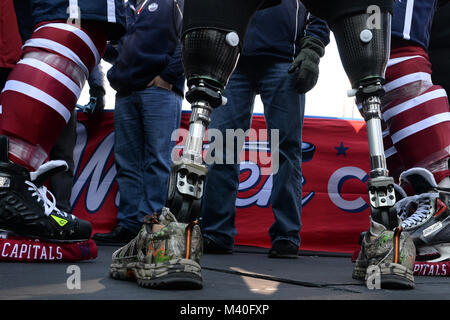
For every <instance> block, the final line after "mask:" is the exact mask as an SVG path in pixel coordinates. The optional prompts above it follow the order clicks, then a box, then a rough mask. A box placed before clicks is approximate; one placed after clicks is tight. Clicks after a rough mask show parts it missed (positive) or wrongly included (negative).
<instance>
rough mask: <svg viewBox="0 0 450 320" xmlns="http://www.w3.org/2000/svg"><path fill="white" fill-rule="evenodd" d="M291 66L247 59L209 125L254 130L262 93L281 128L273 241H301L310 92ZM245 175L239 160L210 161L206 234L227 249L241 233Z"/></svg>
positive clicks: (273, 124) (270, 121) (272, 123)
mask: <svg viewBox="0 0 450 320" xmlns="http://www.w3.org/2000/svg"><path fill="white" fill-rule="evenodd" d="M289 65H290V64H289V63H285V62H277V61H274V60H273V59H271V58H264V57H260V58H251V59H249V58H243V59H241V61H240V62H239V64H238V67H237V68H236V70H235V72H234V74H233V75H232V76H231V78H230V81H229V83H228V86H227V89H226V91H225V94H224V95H225V97H226V98H227V99H228V102H227V104H226V105H224V106H221V107H219V108H217V109H215V110H214V111H213V112H212V115H211V118H212V121H211V124H210V126H209V128H214V129H218V130H220V131H221V132H225V130H226V129H238V128H240V129H243V130H244V131H245V130H247V129H249V128H250V127H251V119H252V113H253V105H254V100H255V96H256V95H257V94H260V97H261V101H262V102H263V104H264V116H265V119H266V123H267V129H268V131H269V133H270V130H271V129H278V130H279V169H278V172H277V173H276V174H274V175H273V187H272V192H271V200H270V201H271V205H272V210H273V213H274V217H275V222H274V223H273V224H272V226H271V227H270V229H269V236H270V238H271V241H272V243H273V242H275V241H277V240H289V241H291V242H293V243H295V244H296V245H298V246H299V245H300V235H299V232H300V229H301V206H302V200H301V199H302V171H301V160H302V159H301V156H302V151H301V145H302V126H303V117H304V107H305V96H304V95H299V94H298V93H297V92H296V90H295V88H294V82H295V76H294V75H293V74H288V73H287V70H288V68H289ZM224 137H225V134H224ZM224 140H225V139H224ZM269 140H270V136H269ZM224 149H225V148H224ZM215 156H216V157H217V154H216V155H215ZM223 157H224V160H223V161H222V163H226V162H225V157H226V155H225V152H224V154H223ZM216 162H217V161H216ZM239 175H240V169H239V164H215V163H214V164H212V165H210V166H209V171H208V175H207V180H206V187H205V193H204V198H203V209H202V224H201V227H202V232H203V235H204V237H206V238H209V239H210V240H212V241H214V242H215V243H217V244H219V245H221V246H222V247H224V248H227V249H232V247H233V245H234V236H235V235H236V233H237V231H236V226H235V216H236V206H235V203H236V197H237V193H238V187H239ZM255 219H258V217H257V215H255Z"/></svg>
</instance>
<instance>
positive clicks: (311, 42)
mask: <svg viewBox="0 0 450 320" xmlns="http://www.w3.org/2000/svg"><path fill="white" fill-rule="evenodd" d="M324 54H325V46H324V45H323V43H322V41H320V40H319V39H317V38H314V37H304V38H302V39H301V40H300V53H299V54H298V56H297V58H295V60H294V62H292V64H291V66H290V67H289V70H288V72H289V73H293V72H295V71H296V70H298V73H297V79H296V81H295V88H296V89H297V92H298V93H306V92H308V91H309V90H311V89H312V88H314V86H315V85H316V83H317V79H318V78H319V62H320V58H322V57H323V55H324Z"/></svg>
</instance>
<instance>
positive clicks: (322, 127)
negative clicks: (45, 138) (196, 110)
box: [72, 112, 369, 253]
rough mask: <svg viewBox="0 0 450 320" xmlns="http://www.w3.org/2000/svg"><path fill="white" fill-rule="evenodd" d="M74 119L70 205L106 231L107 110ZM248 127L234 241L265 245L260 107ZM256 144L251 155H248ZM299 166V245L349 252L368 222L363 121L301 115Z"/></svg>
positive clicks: (111, 200)
mask: <svg viewBox="0 0 450 320" xmlns="http://www.w3.org/2000/svg"><path fill="white" fill-rule="evenodd" d="M189 116H190V113H189V112H184V113H183V118H182V126H181V127H182V128H183V129H187V127H188V120H189ZM78 121H79V123H78V139H77V146H76V149H75V155H74V157H75V164H76V176H75V181H74V188H73V193H72V204H73V208H74V210H73V213H74V214H75V215H77V216H78V217H80V218H83V219H87V220H89V221H91V222H92V223H93V226H94V232H107V231H109V230H111V229H112V228H113V227H114V226H115V224H116V222H117V221H116V215H117V203H118V202H117V201H118V192H117V183H116V182H115V179H114V178H115V173H116V171H115V166H114V159H113V141H114V136H113V134H114V132H113V131H114V124H113V112H105V113H104V115H103V118H102V121H95V122H92V120H89V118H88V117H86V115H85V114H83V113H79V114H78ZM252 128H253V129H255V130H256V132H258V133H259V134H257V135H251V136H250V138H249V139H248V140H247V141H246V142H245V148H244V149H245V151H244V153H243V155H244V156H245V157H246V159H249V160H246V161H244V162H242V163H241V180H240V186H239V190H240V191H239V194H238V198H237V200H236V207H237V216H236V225H237V230H238V234H237V236H236V238H235V239H236V244H237V245H249V246H259V247H270V238H269V236H268V229H269V227H270V226H271V224H272V223H273V221H274V217H273V213H272V210H271V208H270V190H271V188H272V176H271V174H270V173H268V172H267V170H263V169H264V167H265V164H264V163H260V162H261V159H264V157H265V156H267V150H268V148H267V146H268V142H267V138H266V136H267V135H264V134H261V132H263V133H264V129H266V126H265V121H264V117H263V116H262V115H254V116H253V120H252ZM255 152H256V153H258V156H257V157H253V156H252V154H253V153H255ZM269 155H270V154H269ZM253 159H257V161H253ZM302 169H303V195H302V196H303V208H302V225H303V226H302V230H301V232H300V236H301V239H302V240H301V241H302V244H301V249H303V250H314V251H328V252H345V253H352V252H353V251H354V250H355V249H356V248H357V247H358V239H359V234H360V233H361V232H362V231H366V230H367V228H368V226H369V209H368V208H369V207H368V198H367V194H366V188H367V187H366V182H367V180H368V178H369V177H368V174H367V173H368V172H369V152H368V146H367V131H366V127H365V123H364V121H362V120H346V119H336V118H312V117H307V118H306V119H305V121H304V128H303V165H302Z"/></svg>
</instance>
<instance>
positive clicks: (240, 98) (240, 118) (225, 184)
mask: <svg viewBox="0 0 450 320" xmlns="http://www.w3.org/2000/svg"><path fill="white" fill-rule="evenodd" d="M225 97H226V98H227V104H226V105H224V106H221V107H219V108H217V109H214V111H213V112H212V115H211V119H212V120H211V124H210V126H209V130H210V133H211V132H213V131H215V130H217V131H216V132H217V133H220V134H221V137H222V139H223V144H224V147H223V149H222V150H223V153H222V155H221V154H220V153H219V152H217V151H215V152H214V153H213V154H212V156H213V157H215V163H212V164H211V165H210V166H209V168H208V175H207V177H206V187H205V192H204V195H203V206H202V221H201V227H202V233H203V236H204V238H205V252H208V251H209V252H214V251H216V250H217V251H224V252H230V251H231V250H232V249H233V244H234V236H235V235H236V233H237V231H236V225H235V216H236V197H237V192H238V187H239V173H240V170H239V163H238V161H239V156H240V152H241V150H242V147H243V146H242V145H241V146H236V145H235V144H236V139H233V141H227V140H226V136H227V135H226V130H227V129H229V130H232V133H234V130H237V129H242V130H243V131H244V132H245V131H246V130H248V129H249V128H250V125H251V115H252V110H253V104H254V98H255V90H254V89H253V88H252V84H251V79H250V78H249V76H248V75H247V74H246V73H245V70H244V68H242V67H238V68H237V70H236V72H235V73H234V74H233V75H232V76H231V79H230V81H229V83H228V87H227V89H226V91H225ZM211 142H212V143H214V142H216V143H217V140H215V141H211ZM231 143H233V145H234V146H232V145H231ZM219 148H220V146H219ZM231 152H234V157H230V156H231V155H229V157H230V160H231V159H232V158H233V163H228V164H227V163H226V159H227V154H228V153H231ZM219 162H220V163H219ZM229 162H230V161H229ZM211 241H212V243H211ZM214 247H216V248H215V249H214Z"/></svg>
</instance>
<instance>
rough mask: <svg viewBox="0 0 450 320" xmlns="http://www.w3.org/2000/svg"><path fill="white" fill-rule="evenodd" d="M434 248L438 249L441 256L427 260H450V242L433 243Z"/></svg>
mask: <svg viewBox="0 0 450 320" xmlns="http://www.w3.org/2000/svg"><path fill="white" fill-rule="evenodd" d="M433 248H434V249H436V250H437V251H438V252H439V254H440V257H438V258H436V259H432V260H427V262H441V261H446V260H450V243H440V244H435V245H433Z"/></svg>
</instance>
